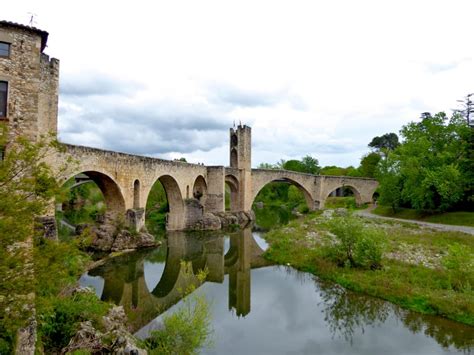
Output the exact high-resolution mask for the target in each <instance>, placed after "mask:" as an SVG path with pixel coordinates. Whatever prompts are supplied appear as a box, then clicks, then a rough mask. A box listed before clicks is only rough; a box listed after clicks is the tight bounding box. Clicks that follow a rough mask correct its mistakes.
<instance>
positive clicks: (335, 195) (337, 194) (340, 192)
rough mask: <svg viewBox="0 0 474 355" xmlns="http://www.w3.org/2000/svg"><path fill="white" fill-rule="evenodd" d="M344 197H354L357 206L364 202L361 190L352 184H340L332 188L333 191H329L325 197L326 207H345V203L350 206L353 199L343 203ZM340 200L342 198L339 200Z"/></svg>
mask: <svg viewBox="0 0 474 355" xmlns="http://www.w3.org/2000/svg"><path fill="white" fill-rule="evenodd" d="M342 198H345V199H347V198H354V200H353V202H352V204H354V202H355V204H356V205H357V206H360V205H361V204H362V198H361V195H360V192H359V190H358V189H357V188H356V187H354V186H352V185H339V186H337V187H335V188H333V189H332V191H331V192H329V193H328V194H327V196H326V198H325V204H324V205H325V207H329V206H335V207H343V205H344V206H345V205H347V206H350V204H351V201H349V200H348V201H346V202H344V203H342V202H341V201H343V200H342ZM338 200H341V201H339V202H338Z"/></svg>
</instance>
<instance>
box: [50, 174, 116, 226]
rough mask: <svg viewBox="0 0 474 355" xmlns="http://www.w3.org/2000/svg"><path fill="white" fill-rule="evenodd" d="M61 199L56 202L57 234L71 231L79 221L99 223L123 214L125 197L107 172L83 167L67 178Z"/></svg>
mask: <svg viewBox="0 0 474 355" xmlns="http://www.w3.org/2000/svg"><path fill="white" fill-rule="evenodd" d="M63 189H64V193H63V199H62V200H58V201H57V204H56V217H57V221H58V230H59V234H60V235H71V234H75V226H76V225H79V224H84V223H87V224H93V223H103V222H104V221H105V220H106V216H107V219H109V220H112V221H114V220H117V219H118V218H124V217H125V200H124V198H123V195H122V191H121V189H120V187H119V186H118V184H117V183H116V182H115V181H114V180H113V179H112V178H111V177H110V176H108V175H107V174H105V173H102V172H98V171H84V172H81V173H78V174H75V175H73V176H72V177H71V178H69V179H67V180H66V181H65V183H64V185H63Z"/></svg>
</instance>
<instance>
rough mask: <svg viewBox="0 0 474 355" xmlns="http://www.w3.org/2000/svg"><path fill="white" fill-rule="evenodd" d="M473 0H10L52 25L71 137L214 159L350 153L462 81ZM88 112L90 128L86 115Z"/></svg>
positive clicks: (339, 160)
mask: <svg viewBox="0 0 474 355" xmlns="http://www.w3.org/2000/svg"><path fill="white" fill-rule="evenodd" d="M473 10H474V3H473V2H472V1H471V0H466V1H463V0H460V1H456V2H446V1H433V0H432V1H424V0H423V1H421V0H420V1H416V2H415V1H397V2H381V1H369V0H360V1H349V0H347V1H338V2H331V1H303V0H301V1H266V0H262V1H244V0H241V1H217V0H215V1H207V0H203V1H180V0H177V1H153V2H150V1H134V2H129V1H100V2H99V1H92V0H85V1H81V2H65V1H63V2H57V1H52V0H49V1H47V0H42V1H33V0H29V1H21V0H19V1H15V2H14V3H11V4H10V5H9V6H8V7H6V8H2V17H3V18H4V19H6V20H12V21H19V22H23V23H25V22H27V21H28V19H29V17H28V15H27V13H28V12H35V13H36V14H37V15H38V16H37V17H36V21H37V26H38V27H40V28H42V29H45V30H47V31H49V32H50V38H49V42H48V48H47V50H46V51H47V52H48V53H49V54H50V55H52V56H55V57H58V58H59V59H60V60H61V75H62V81H61V84H62V92H63V94H64V95H62V96H61V111H60V121H59V127H60V130H61V137H62V138H63V139H64V140H67V141H69V142H71V143H76V144H91V145H94V146H98V147H103V148H109V149H110V148H114V149H121V150H127V151H130V152H134V153H141V154H149V155H160V156H163V157H180V156H183V155H184V156H186V157H189V158H190V159H193V160H194V161H202V162H205V163H208V164H226V163H227V161H228V156H227V148H226V144H227V139H228V132H227V127H229V126H231V124H232V122H233V121H234V120H235V121H236V122H239V121H242V122H243V123H246V124H250V125H252V128H253V141H254V150H253V162H254V165H256V164H258V163H260V162H275V161H277V160H279V159H280V158H286V159H290V158H299V157H302V156H304V155H306V154H312V155H313V156H315V157H317V158H318V159H319V160H320V162H321V163H322V164H325V165H349V164H351V165H357V164H358V162H359V158H360V156H361V155H363V154H364V153H365V152H366V151H367V149H366V145H367V143H368V142H369V141H370V140H371V138H372V137H373V136H375V135H380V134H383V133H387V132H397V131H398V130H399V128H400V127H401V125H402V124H405V123H407V122H409V121H410V120H414V119H417V117H418V116H419V114H420V113H421V112H424V111H431V112H436V111H440V110H446V111H449V110H450V109H452V108H454V107H455V106H456V100H457V99H459V98H461V97H463V96H464V95H465V94H466V93H468V92H472V91H474V88H473V84H472V80H471V78H473V77H474V47H473V46H471V45H469V44H470V43H472V37H473V36H472V33H473V28H472V21H471V16H472V13H473V12H474V11H473ZM99 122H100V126H99V125H98V123H99Z"/></svg>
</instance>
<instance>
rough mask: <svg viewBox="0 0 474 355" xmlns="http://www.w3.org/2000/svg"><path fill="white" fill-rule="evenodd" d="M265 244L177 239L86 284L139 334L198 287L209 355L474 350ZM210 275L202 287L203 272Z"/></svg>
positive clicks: (444, 327)
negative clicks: (207, 322)
mask: <svg viewBox="0 0 474 355" xmlns="http://www.w3.org/2000/svg"><path fill="white" fill-rule="evenodd" d="M265 245H266V244H265V242H264V241H263V240H262V239H261V238H260V235H259V234H258V233H254V234H252V232H251V230H250V229H244V230H241V231H239V232H236V233H233V234H231V235H228V236H225V237H224V236H222V235H218V234H210V233H205V234H192V235H186V234H185V233H170V234H168V238H167V243H166V245H163V246H162V247H160V248H157V249H154V250H148V251H142V252H133V253H129V254H125V255H122V256H120V257H116V258H113V259H111V260H110V261H109V262H107V263H106V264H104V265H102V266H100V267H97V268H96V269H94V270H91V271H90V272H89V274H88V275H84V276H83V278H81V282H82V284H83V285H85V284H91V285H94V287H96V292H97V293H98V294H99V296H100V297H101V298H102V299H103V300H110V301H113V302H114V303H116V304H119V305H122V306H123V307H124V309H125V311H126V313H127V315H128V318H129V321H130V327H131V330H133V331H138V330H139V332H138V334H139V335H140V336H144V335H146V333H147V332H148V331H149V330H150V329H153V328H154V327H155V326H156V324H157V322H159V321H158V320H157V319H159V316H160V315H161V314H162V313H163V312H165V311H166V310H168V309H169V308H171V307H173V305H175V304H177V303H179V301H180V300H181V299H182V297H183V294H184V292H183V290H185V289H187V288H189V286H194V287H196V288H198V289H199V290H198V292H202V293H204V294H205V295H206V297H207V298H208V299H209V300H210V301H211V308H212V313H213V319H214V321H213V323H214V330H215V336H214V339H215V347H214V349H206V350H205V352H207V353H212V354H220V353H255V354H256V353H258V354H263V353H272V354H276V353H298V354H299V353H325V354H326V353H337V354H367V353H382V352H383V353H384V354H386V355H388V354H390V353H392V354H398V353H412V354H421V353H430V354H444V353H451V352H453V351H456V350H457V351H464V352H466V353H467V352H469V350H470V349H472V348H473V346H474V341H473V339H474V337H473V334H474V329H473V328H472V327H468V326H464V325H462V324H459V323H456V322H452V321H449V320H446V319H442V318H439V317H430V316H425V315H420V314H418V313H413V312H409V311H405V310H402V309H400V308H399V307H397V306H394V305H392V304H390V303H388V302H384V301H382V300H379V299H375V298H371V297H367V296H364V295H361V294H358V293H353V292H349V291H347V290H345V289H343V288H341V287H339V286H337V285H334V284H330V283H323V282H321V281H320V280H319V279H317V278H314V277H313V276H312V275H310V274H307V273H302V272H298V271H295V270H294V269H292V268H286V267H278V266H271V267H266V266H269V263H268V261H266V260H265V259H264V258H263V257H262V253H263V249H264V248H265ZM182 261H185V263H182ZM202 269H206V270H207V277H206V279H205V280H204V281H203V282H202V281H201V280H199V278H198V277H197V276H196V275H197V273H198V272H199V270H202ZM229 310H230V312H229Z"/></svg>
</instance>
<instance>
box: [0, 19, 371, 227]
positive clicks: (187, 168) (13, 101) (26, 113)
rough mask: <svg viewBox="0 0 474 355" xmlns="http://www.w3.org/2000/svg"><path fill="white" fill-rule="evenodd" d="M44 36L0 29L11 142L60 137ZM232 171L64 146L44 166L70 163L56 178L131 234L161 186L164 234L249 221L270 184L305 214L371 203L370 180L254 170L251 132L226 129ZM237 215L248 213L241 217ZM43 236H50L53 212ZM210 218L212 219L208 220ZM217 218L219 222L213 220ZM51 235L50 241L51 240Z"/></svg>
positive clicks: (54, 76) (53, 63)
mask: <svg viewBox="0 0 474 355" xmlns="http://www.w3.org/2000/svg"><path fill="white" fill-rule="evenodd" d="M47 38H48V33H47V32H44V31H41V30H38V29H35V28H33V27H28V26H23V25H18V24H13V23H9V22H5V21H0V42H6V43H10V45H11V46H10V47H11V54H10V56H9V57H8V58H5V57H0V81H4V82H7V83H8V111H7V117H6V118H4V119H3V120H4V121H6V122H7V123H8V125H9V127H10V132H11V133H12V134H21V135H24V136H27V137H29V138H30V139H32V140H36V139H37V138H38V137H39V136H40V135H43V134H46V133H48V132H53V133H56V132H57V114H58V105H57V104H58V81H59V61H58V60H57V59H50V58H49V57H48V56H47V55H46V54H44V53H43V50H44V48H45V46H46V41H47ZM229 134H230V135H229V138H230V149H229V156H230V167H229V168H224V167H222V166H209V167H206V166H204V165H199V164H189V163H185V162H177V161H167V160H162V159H156V158H148V157H143V156H137V155H131V154H124V153H119V152H112V151H106V150H101V149H95V148H89V147H81V146H74V145H69V144H65V145H64V148H65V151H64V152H61V153H56V154H55V155H53V156H51V157H49V158H48V161H47V163H49V164H50V165H51V166H52V167H53V169H54V170H55V171H58V172H59V171H61V170H60V169H61V168H63V166H64V163H65V162H66V161H67V160H68V159H69V158H71V159H72V160H73V161H74V163H71V164H69V165H68V166H67V169H65V170H64V171H62V176H61V178H62V179H63V180H64V181H66V180H68V179H69V178H71V177H73V176H76V175H77V174H80V173H83V174H85V175H86V176H87V177H88V178H90V179H91V180H93V181H94V182H95V183H96V184H97V185H98V186H99V188H100V189H101V190H102V192H103V194H104V197H105V201H106V205H107V211H108V214H109V215H110V216H112V217H115V218H119V217H121V218H124V220H126V221H127V222H128V223H129V225H130V226H132V227H134V228H135V229H136V231H140V230H141V229H142V227H143V226H144V216H145V215H146V214H145V213H144V212H145V207H146V201H147V198H148V195H149V193H150V190H151V188H152V186H153V184H154V183H155V182H156V181H158V180H159V181H160V182H161V183H162V185H163V186H164V188H165V190H166V194H167V197H168V203H169V208H170V211H169V214H168V217H167V229H168V230H183V229H187V228H192V227H193V226H201V227H200V228H202V226H212V228H214V227H216V226H217V225H218V219H220V221H221V225H225V224H229V223H230V222H229V221H230V220H233V217H232V216H234V217H235V218H237V220H243V219H244V216H250V217H249V218H250V219H251V218H252V217H251V216H252V214H251V213H249V212H250V211H251V208H252V203H253V201H254V199H255V197H256V196H257V194H258V192H259V191H260V190H261V189H262V188H263V187H264V186H265V185H266V184H268V183H270V182H272V181H286V182H288V183H291V184H294V185H296V186H297V187H298V188H299V189H300V190H301V191H303V193H304V196H305V198H306V201H307V203H308V207H309V208H310V209H315V208H322V207H324V201H325V200H326V198H327V197H328V195H329V194H330V193H331V192H332V191H333V190H335V189H336V188H338V187H346V186H347V187H350V188H352V189H353V190H354V193H355V196H356V200H357V202H358V203H363V202H370V201H371V199H372V194H373V192H374V191H375V189H376V187H377V182H376V181H375V180H373V179H363V178H350V177H334V176H314V175H309V174H301V173H297V172H291V171H279V170H261V169H251V158H252V143H251V136H252V132H251V128H250V127H248V126H245V125H239V126H238V127H234V128H231V129H230V132H229ZM225 184H227V185H228V186H229V187H230V189H231V211H232V212H233V214H232V216H230V217H229V216H228V215H225V214H224V211H225V203H224V201H225ZM241 212H245V213H244V214H242V213H241ZM48 214H49V218H43V219H42V220H44V221H48V225H47V227H48V228H47V229H45V230H47V233H49V234H51V231H52V230H53V229H54V228H53V227H54V226H53V227H52V226H51V221H54V219H53V218H51V217H52V216H53V215H54V204H53V203H52V204H51V208H50V210H49V213H48ZM212 216H214V217H212ZM215 217H217V219H216V218H215ZM53 234H54V233H53Z"/></svg>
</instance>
